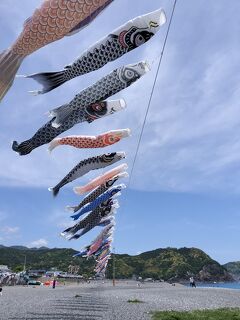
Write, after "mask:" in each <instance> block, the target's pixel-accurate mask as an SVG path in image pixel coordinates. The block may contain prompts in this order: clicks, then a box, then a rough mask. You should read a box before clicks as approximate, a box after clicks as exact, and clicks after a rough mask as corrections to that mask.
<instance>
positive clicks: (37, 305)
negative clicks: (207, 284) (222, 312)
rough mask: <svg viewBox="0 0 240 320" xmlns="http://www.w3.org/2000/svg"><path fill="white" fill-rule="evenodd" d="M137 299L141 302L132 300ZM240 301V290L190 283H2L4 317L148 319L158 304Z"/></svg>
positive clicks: (202, 305) (0, 314)
mask: <svg viewBox="0 0 240 320" xmlns="http://www.w3.org/2000/svg"><path fill="white" fill-rule="evenodd" d="M132 299H138V300H140V301H142V302H143V303H129V302H127V301H128V300H132ZM223 307H240V290H230V289H216V288H214V289H213V288H211V289H207V288H197V289H194V288H187V287H184V286H181V285H176V286H172V285H169V284H167V283H145V284H141V286H140V287H137V283H136V282H133V281H129V282H125V281H119V282H118V281H117V282H116V286H115V287H113V286H112V283H111V282H110V281H107V282H105V283H102V282H98V283H94V282H92V283H90V284H79V285H77V284H76V285H66V286H64V285H62V286H59V287H56V289H52V288H51V287H50V288H46V287H43V286H36V287H31V286H29V287H20V286H16V287H4V288H3V296H2V297H0V319H1V320H8V319H19V320H20V319H31V320H34V319H44V320H47V319H48V320H54V319H57V320H71V319H73V320H75V319H80V320H81V319H84V320H87V319H89V320H95V319H96V320H97V319H104V320H125V319H127V320H135V319H136V320H145V319H150V315H149V312H150V311H156V310H195V309H206V308H207V309H213V308H223Z"/></svg>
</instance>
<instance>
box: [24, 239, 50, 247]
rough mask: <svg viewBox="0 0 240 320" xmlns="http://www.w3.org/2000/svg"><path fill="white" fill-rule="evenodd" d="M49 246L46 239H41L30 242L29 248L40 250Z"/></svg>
mask: <svg viewBox="0 0 240 320" xmlns="http://www.w3.org/2000/svg"><path fill="white" fill-rule="evenodd" d="M47 245H48V241H47V240H46V239H39V240H35V241H32V242H30V243H29V244H28V245H27V246H28V247H29V248H40V247H46V246H47Z"/></svg>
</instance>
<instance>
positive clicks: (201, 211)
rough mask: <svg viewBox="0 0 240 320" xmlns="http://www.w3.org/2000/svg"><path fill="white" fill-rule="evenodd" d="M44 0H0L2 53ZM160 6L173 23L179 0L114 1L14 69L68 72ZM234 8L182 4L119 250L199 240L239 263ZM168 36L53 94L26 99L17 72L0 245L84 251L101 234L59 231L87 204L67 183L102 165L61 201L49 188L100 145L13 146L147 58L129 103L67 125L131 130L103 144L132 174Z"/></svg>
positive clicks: (7, 102)
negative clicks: (112, 75) (74, 236)
mask: <svg viewBox="0 0 240 320" xmlns="http://www.w3.org/2000/svg"><path fill="white" fill-rule="evenodd" d="M40 3H41V0H31V1H30V0H21V1H17V0H1V1H0V30H1V42H0V51H3V50H4V49H6V48H7V47H9V46H10V45H11V44H12V43H13V42H14V40H15V39H16V37H17V35H18V34H19V33H20V32H21V30H22V24H23V22H24V20H26V18H27V17H29V16H31V14H32V12H33V10H34V8H35V7H37V6H39V5H40ZM129 3H130V4H129ZM159 7H162V8H164V10H165V12H166V15H167V18H168V22H169V18H170V15H171V10H172V7H173V0H171V1H170V0H162V1H160V0H152V1H139V0H131V1H130V2H129V1H128V0H115V1H114V3H113V4H112V5H111V6H110V7H109V8H108V9H107V10H105V11H104V13H103V14H101V15H100V16H99V17H98V18H97V19H96V20H95V21H94V22H93V23H92V24H91V25H90V26H89V27H88V28H85V29H83V30H82V31H81V32H80V33H77V34H75V35H73V36H71V37H65V38H64V39H62V40H60V41H58V42H55V43H52V44H50V45H48V46H46V47H44V48H42V49H40V50H38V51H37V52H35V53H33V54H32V55H31V56H29V57H27V58H26V59H25V61H24V62H23V64H22V66H21V68H20V70H19V72H18V73H19V74H29V73H35V72H41V71H52V70H58V69H61V68H62V67H64V66H65V65H67V64H68V63H70V62H71V61H73V60H74V59H75V58H76V57H77V56H79V55H80V53H81V52H82V51H84V50H85V49H86V48H87V47H88V46H90V45H92V44H93V43H94V42H96V41H98V40H99V39H100V38H102V37H103V36H104V35H106V34H108V33H109V32H111V31H112V30H113V29H115V28H116V27H118V26H120V25H121V24H123V23H125V22H126V21H128V20H129V19H131V18H134V17H136V16H138V15H141V14H145V13H147V12H150V11H153V10H155V9H158V8H159ZM239 11H240V3H239V1H238V0H232V1H231V5H230V4H229V1H227V0H221V1H214V0H211V1H206V0H197V1H192V0H178V3H177V6H176V10H175V15H174V18H173V22H172V26H171V29H170V33H169V37H168V41H167V45H166V48H165V52H164V56H163V60H162V65H161V68H160V72H159V75H158V80H157V84H156V89H155V91H154V95H153V100H152V104H151V108H150V112H149V114H148V118H147V122H146V127H145V130H144V134H143V139H142V142H141V145H140V150H139V154H138V157H137V161H136V165H135V167H134V170H133V175H132V179H131V183H130V187H129V188H128V189H127V190H126V191H124V192H123V195H122V197H121V198H120V203H121V208H120V209H119V211H118V213H117V228H116V233H115V248H116V251H117V252H119V253H129V254H137V253H138V252H142V251H146V250H151V249H155V248H159V247H170V246H171V247H182V246H186V247H193V246H194V247H198V248H201V249H202V250H204V251H206V252H207V253H208V254H209V255H211V257H213V258H214V259H216V260H218V261H220V262H222V263H223V262H228V261H232V260H240V254H239V241H240V236H239V234H240V232H239V231H240V198H239V195H240V184H239V181H240V170H239V169H240V138H239V137H240V106H239V99H240V98H239V97H240V87H239V83H240V73H239V72H238V71H237V70H238V69H239V63H240V61H239V60H240V57H239V50H240V45H239V34H240V25H239V17H238V12H239ZM166 31H167V24H166V25H165V26H163V27H162V29H161V30H160V32H159V33H158V34H157V35H156V36H155V37H154V38H153V39H152V40H151V41H150V42H148V44H146V45H145V46H142V47H140V48H138V49H137V50H134V51H132V52H131V53H129V54H127V55H125V56H124V57H122V58H121V59H118V60H117V61H115V62H114V63H110V64H108V65H107V66H105V67H104V68H102V69H100V70H98V71H96V72H93V73H91V74H88V75H85V76H82V77H78V78H76V79H74V80H72V81H70V82H68V83H66V84H65V85H64V86H62V87H60V88H58V89H56V90H54V91H52V92H51V93H48V94H46V95H41V96H37V97H35V96H31V95H30V94H28V92H27V91H29V90H33V89H38V88H39V85H38V84H37V83H35V82H34V81H32V80H29V79H22V78H18V79H16V81H15V83H14V85H13V87H12V88H11V90H10V91H9V92H8V94H7V96H6V97H5V99H4V100H3V102H2V103H1V104H2V105H1V115H0V125H1V131H0V138H1V144H0V244H3V245H15V244H21V245H27V246H30V247H31V246H42V245H44V246H45V245H46V246H49V247H72V248H75V249H79V248H81V247H82V246H83V245H85V244H88V242H89V241H90V240H91V239H92V238H93V237H94V235H95V234H96V232H97V231H98V232H99V230H97V231H96V230H95V231H93V232H91V233H89V234H88V235H86V236H85V237H83V238H82V239H81V240H79V241H78V242H66V241H65V240H64V239H61V238H60V237H59V232H60V231H61V230H62V229H63V228H64V227H65V226H67V225H69V224H70V225H71V221H69V218H68V214H67V213H66V212H65V211H64V207H65V206H66V205H68V204H77V203H78V202H79V201H80V198H79V197H77V196H76V195H75V194H74V193H73V192H72V187H73V186H77V185H82V184H84V183H86V182H87V181H89V179H91V178H93V177H95V176H96V174H97V173H96V172H94V174H89V175H86V176H85V177H83V178H81V179H79V180H78V181H76V182H75V183H72V184H71V185H69V187H65V188H63V189H62V191H61V192H60V194H59V196H58V197H57V198H56V199H53V197H52V195H51V194H50V193H49V191H48V190H47V188H48V187H49V186H53V185H55V184H56V183H57V182H58V181H59V180H60V179H61V178H62V177H63V176H64V175H65V174H66V173H68V171H69V170H70V169H72V168H73V167H74V166H75V165H76V164H77V163H78V162H79V161H81V160H82V159H84V158H87V157H89V156H92V155H97V154H101V153H103V150H88V151H86V150H80V149H72V148H70V147H62V148H58V149H56V150H54V152H53V153H52V155H51V156H50V155H49V154H48V152H47V147H46V146H42V147H41V148H38V149H36V150H34V151H33V152H32V153H31V154H30V155H28V156H23V157H19V156H18V155H17V154H15V153H14V152H13V151H12V150H11V141H13V140H17V141H18V142H21V141H23V140H26V139H28V138H30V137H31V136H32V134H33V133H35V131H36V130H37V129H38V128H39V127H40V126H42V124H43V123H45V122H46V121H47V118H46V112H47V111H48V110H50V109H53V108H54V107H56V106H59V105H62V104H64V103H66V102H68V101H70V100H71V99H72V98H73V97H74V95H75V94H76V93H78V92H80V91H81V90H82V89H84V88H85V87H87V86H89V85H91V84H93V83H94V82H95V81H97V80H98V79H100V78H101V77H102V76H104V75H106V74H107V73H109V72H110V71H111V70H113V69H114V68H116V67H119V66H121V65H124V64H128V63H135V62H138V61H141V60H148V61H149V62H150V63H153V64H152V70H151V72H149V73H148V74H147V75H146V76H144V77H143V78H142V79H141V80H139V81H138V82H136V83H135V84H134V85H133V86H132V87H131V88H128V89H126V90H124V91H122V92H121V93H119V94H117V95H116V96H114V97H113V98H117V99H118V98H124V99H125V100H126V102H127V109H126V110H124V111H122V112H119V113H117V114H115V115H113V116H111V117H108V118H105V119H102V120H98V121H95V122H93V123H92V124H90V125H89V124H87V123H84V124H81V125H77V126H75V127H74V128H73V129H71V130H69V131H68V134H86V135H90V134H94V135H97V134H100V133H102V132H105V131H108V130H111V129H119V128H131V129H132V136H131V138H128V139H124V140H122V141H121V142H120V143H119V144H117V145H114V146H113V147H110V148H108V149H105V150H104V151H106V152H108V151H122V150H125V151H126V152H127V156H128V157H127V160H126V161H127V163H128V165H129V169H130V170H131V168H132V163H133V157H134V153H135V150H136V147H137V141H138V139H139V134H140V132H141V127H142V124H143V119H144V115H145V112H146V108H147V104H148V101H149V97H150V92H151V89H152V85H153V81H154V77H155V74H156V69H157V64H158V59H159V57H160V53H161V50H162V46H163V41H164V38H165V35H166ZM65 135H66V134H65ZM130 170H129V171H130ZM100 173H102V171H101V172H100ZM126 183H127V180H126Z"/></svg>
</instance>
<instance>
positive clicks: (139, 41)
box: [135, 34, 145, 47]
mask: <svg viewBox="0 0 240 320" xmlns="http://www.w3.org/2000/svg"><path fill="white" fill-rule="evenodd" d="M144 43H145V39H144V37H143V36H142V35H141V34H138V35H137V36H136V37H135V44H136V46H137V47H139V46H141V45H142V44H144Z"/></svg>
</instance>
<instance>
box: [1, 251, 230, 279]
mask: <svg viewBox="0 0 240 320" xmlns="http://www.w3.org/2000/svg"><path fill="white" fill-rule="evenodd" d="M75 253H76V251H75V250H72V249H48V248H40V249H38V250H37V249H36V248H33V249H28V248H23V247H21V248H17V247H2V246H0V265H1V264H6V265H8V266H9V267H10V268H12V270H20V269H21V267H22V265H23V262H24V259H25V256H26V258H27V268H28V269H45V270H49V269H50V268H57V269H59V270H61V271H68V266H69V265H77V266H79V267H80V268H79V274H82V275H87V276H92V275H94V272H93V268H94V260H93V259H89V260H86V259H84V258H72V255H73V254H75ZM114 257H115V265H116V278H122V279H126V278H131V277H132V276H133V275H135V276H137V277H138V276H141V277H142V278H154V279H164V280H172V281H177V280H184V279H185V280H187V279H189V276H190V275H193V276H195V278H196V279H199V280H201V281H231V280H232V277H231V276H230V275H229V273H228V272H227V271H226V269H225V268H224V267H222V266H221V265H220V264H219V263H218V262H216V261H214V260H212V259H211V258H210V257H209V256H208V255H207V254H206V253H204V252H203V251H201V250H199V249H196V248H181V249H175V248H166V249H156V250H153V251H148V252H144V253H142V254H140V255H136V256H130V255H127V254H116V255H115V256H114ZM111 275H112V260H110V261H109V265H108V270H107V276H108V277H109V278H111Z"/></svg>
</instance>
